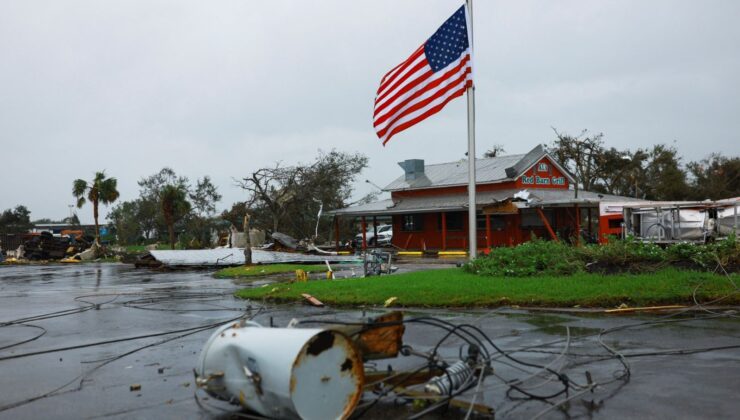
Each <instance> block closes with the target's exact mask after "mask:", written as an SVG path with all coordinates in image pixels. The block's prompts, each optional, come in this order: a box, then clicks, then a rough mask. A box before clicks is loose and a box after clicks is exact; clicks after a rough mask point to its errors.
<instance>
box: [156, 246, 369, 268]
mask: <svg viewBox="0 0 740 420" xmlns="http://www.w3.org/2000/svg"><path fill="white" fill-rule="evenodd" d="M149 254H150V255H151V256H152V257H153V258H154V259H156V260H157V261H159V262H161V263H162V264H164V265H165V266H169V267H178V266H200V267H210V266H213V267H220V266H232V265H243V264H244V248H216V249H193V250H174V251H170V250H166V251H149ZM324 261H329V263H339V262H358V263H359V262H362V260H361V259H360V258H359V257H355V256H352V255H349V256H344V255H307V254H299V253H292V252H276V251H264V250H260V249H252V262H253V263H254V264H276V263H312V262H315V263H321V262H324Z"/></svg>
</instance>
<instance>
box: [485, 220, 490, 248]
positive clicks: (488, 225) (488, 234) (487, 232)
mask: <svg viewBox="0 0 740 420" xmlns="http://www.w3.org/2000/svg"><path fill="white" fill-rule="evenodd" d="M486 248H488V252H491V215H490V214H487V215H486Z"/></svg>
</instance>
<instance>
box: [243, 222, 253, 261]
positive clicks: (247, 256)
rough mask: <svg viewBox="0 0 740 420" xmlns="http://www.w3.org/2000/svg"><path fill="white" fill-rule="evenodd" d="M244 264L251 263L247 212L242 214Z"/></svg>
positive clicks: (250, 241) (250, 242)
mask: <svg viewBox="0 0 740 420" xmlns="http://www.w3.org/2000/svg"><path fill="white" fill-rule="evenodd" d="M244 239H245V240H246V242H245V244H244V264H245V265H252V240H251V238H250V237H249V213H246V214H245V215H244Z"/></svg>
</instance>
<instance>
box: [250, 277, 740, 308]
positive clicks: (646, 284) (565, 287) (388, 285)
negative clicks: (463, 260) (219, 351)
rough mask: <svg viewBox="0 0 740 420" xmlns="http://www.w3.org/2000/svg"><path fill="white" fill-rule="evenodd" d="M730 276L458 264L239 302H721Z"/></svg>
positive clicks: (280, 290) (737, 296) (265, 292)
mask: <svg viewBox="0 0 740 420" xmlns="http://www.w3.org/2000/svg"><path fill="white" fill-rule="evenodd" d="M730 280H732V281H734V282H735V283H736V284H740V276H739V275H737V274H734V275H732V276H731V277H730V278H728V277H726V276H721V275H715V274H710V273H702V272H696V271H680V270H675V269H667V270H663V271H659V272H657V273H651V274H637V275H631V274H621V275H611V276H603V275H598V274H588V273H579V274H574V275H571V276H561V277H556V276H534V277H525V278H512V277H486V276H480V275H476V274H472V273H467V272H464V271H463V270H461V269H458V268H451V269H442V270H429V271H418V272H413V273H405V274H397V275H390V276H380V277H367V278H359V279H345V280H317V281H310V282H307V283H290V284H281V285H277V286H275V285H270V286H268V287H262V288H247V289H242V290H239V291H238V292H237V293H236V295H237V296H238V297H241V298H245V299H247V298H248V299H266V300H271V301H275V302H286V301H296V300H300V299H302V298H301V294H302V293H308V294H310V295H313V296H315V297H316V298H318V299H319V300H321V301H322V302H324V303H326V304H333V305H382V304H383V302H385V301H386V299H389V298H390V297H397V298H398V299H397V301H396V303H395V305H402V306H417V307H461V306H503V305H521V306H559V307H571V306H575V305H580V306H584V307H614V306H618V305H620V304H627V305H629V306H647V305H667V304H692V303H693V294H694V290H696V297H697V300H698V301H699V302H708V301H712V300H714V299H718V298H721V297H725V296H729V297H727V298H725V299H723V300H722V301H721V303H722V304H738V303H740V293H738V290H737V289H736V288H735V286H734V285H733V284H732V282H731V281H730Z"/></svg>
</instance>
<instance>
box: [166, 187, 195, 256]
mask: <svg viewBox="0 0 740 420" xmlns="http://www.w3.org/2000/svg"><path fill="white" fill-rule="evenodd" d="M187 196H188V195H187V191H186V190H185V189H184V188H182V187H181V186H177V185H165V186H164V187H163V188H162V190H161V192H160V197H159V199H160V201H161V203H162V215H163V216H164V222H165V223H166V224H167V230H168V231H169V234H170V246H171V247H172V248H171V249H175V223H176V222H178V221H179V220H180V219H182V218H183V217H184V216H185V215H186V214H188V213H189V212H190V203H189V202H188V199H187Z"/></svg>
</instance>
